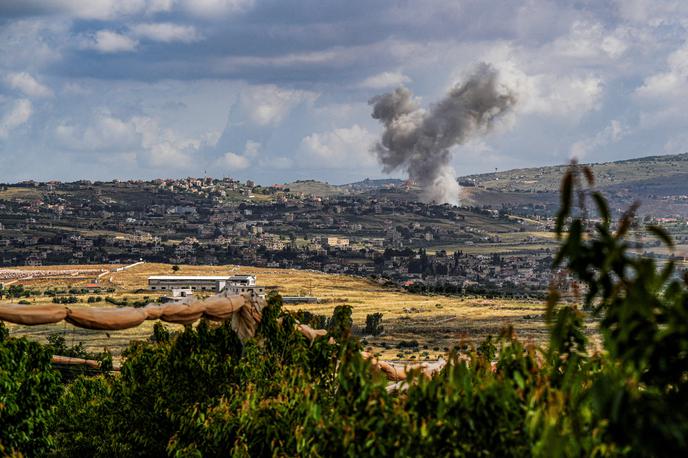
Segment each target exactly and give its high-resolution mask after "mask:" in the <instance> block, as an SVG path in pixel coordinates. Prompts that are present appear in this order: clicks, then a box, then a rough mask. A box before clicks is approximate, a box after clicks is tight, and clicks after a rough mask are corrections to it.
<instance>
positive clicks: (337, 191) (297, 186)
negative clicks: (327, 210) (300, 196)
mask: <svg viewBox="0 0 688 458" xmlns="http://www.w3.org/2000/svg"><path fill="white" fill-rule="evenodd" d="M284 187H285V188H288V189H289V191H291V192H302V193H304V194H306V195H311V196H319V197H330V196H336V195H341V194H346V190H344V189H342V188H341V187H339V186H335V185H331V184H329V183H325V182H322V181H317V180H297V181H294V182H292V183H285V184H284Z"/></svg>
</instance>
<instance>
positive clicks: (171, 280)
mask: <svg viewBox="0 0 688 458" xmlns="http://www.w3.org/2000/svg"><path fill="white" fill-rule="evenodd" d="M230 285H231V286H233V287H244V288H249V287H255V286H256V276H255V275H153V276H150V277H148V289H150V290H152V291H171V290H173V289H187V290H192V291H213V292H216V293H219V292H222V291H225V289H226V288H227V286H230ZM263 294H264V293H263Z"/></svg>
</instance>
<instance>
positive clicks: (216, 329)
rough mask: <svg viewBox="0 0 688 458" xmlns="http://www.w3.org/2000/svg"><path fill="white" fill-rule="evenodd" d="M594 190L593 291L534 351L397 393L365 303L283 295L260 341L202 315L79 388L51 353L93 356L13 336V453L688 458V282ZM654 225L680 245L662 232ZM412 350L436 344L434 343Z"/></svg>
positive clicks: (565, 229)
mask: <svg viewBox="0 0 688 458" xmlns="http://www.w3.org/2000/svg"><path fill="white" fill-rule="evenodd" d="M593 183H594V180H593V177H592V174H591V173H590V172H589V171H587V170H586V169H585V168H578V167H575V166H574V167H573V168H572V169H571V170H570V171H569V173H567V175H566V176H565V178H564V182H563V187H562V206H561V211H560V213H559V216H558V218H557V224H556V227H557V233H558V236H559V238H560V239H561V241H562V245H561V249H560V251H559V253H558V255H557V257H556V259H555V265H554V268H555V269H561V273H566V274H567V275H570V276H571V277H572V278H573V279H574V280H575V282H576V284H577V285H578V287H577V290H578V291H580V292H582V293H584V296H583V298H582V301H581V304H580V305H581V306H582V307H581V308H579V307H578V306H577V305H572V304H568V303H563V304H562V303H560V302H559V297H560V295H561V292H560V291H556V290H554V289H553V290H552V291H551V294H550V298H549V300H548V303H547V309H546V321H547V325H548V329H549V333H550V341H549V344H548V345H547V346H546V347H545V348H536V347H534V346H532V345H524V344H523V343H521V342H520V341H519V340H517V339H516V338H515V337H514V335H513V330H512V329H505V330H504V332H502V333H501V335H499V336H496V337H493V338H489V339H486V340H485V341H484V342H482V343H481V344H480V345H478V346H477V347H476V348H472V347H469V346H462V349H461V353H457V352H452V353H451V354H450V355H449V359H450V361H449V364H448V365H447V366H446V368H445V369H444V370H442V371H441V372H440V373H439V374H437V375H435V376H434V377H432V378H430V379H428V378H426V377H424V376H421V375H420V374H415V373H412V374H411V375H410V376H409V378H408V379H407V381H406V382H405V383H402V384H397V385H396V386H394V387H391V389H388V388H390V387H388V384H389V382H388V381H387V380H386V379H385V377H384V376H383V375H382V374H381V373H379V372H376V371H375V370H373V368H372V366H371V365H370V363H369V362H368V361H366V360H364V359H363V357H362V355H361V353H360V351H359V350H360V345H361V344H360V343H359V342H358V341H357V340H356V339H355V338H353V337H351V327H352V320H351V308H350V307H348V306H338V307H337V308H336V309H335V311H334V313H333V316H332V317H331V318H329V319H327V318H326V317H320V316H317V315H313V314H309V313H307V312H299V313H297V314H295V315H292V314H290V313H288V312H285V311H284V310H283V309H282V303H281V298H280V297H279V295H277V294H271V295H270V296H269V297H268V301H267V302H268V305H267V307H266V308H265V309H264V310H263V318H262V321H261V323H260V326H259V329H258V333H257V335H256V336H255V337H254V338H253V339H249V340H247V341H245V342H241V341H239V339H238V337H237V336H236V334H235V333H234V332H233V331H232V329H231V327H230V325H229V324H228V323H225V324H222V325H218V324H216V323H210V322H206V321H201V322H200V323H199V324H198V325H197V326H196V327H195V328H193V327H191V326H187V327H186V328H185V329H184V331H183V332H178V333H170V332H169V331H168V330H167V329H166V328H165V327H164V326H163V325H162V324H159V323H158V324H156V325H155V327H154V331H153V336H152V337H151V339H150V340H149V341H148V342H136V343H133V344H132V345H131V346H130V348H129V349H128V350H127V352H126V355H125V357H126V360H125V361H124V364H123V366H122V369H121V372H120V374H119V375H118V376H103V375H100V376H96V377H85V376H82V377H79V378H77V379H75V380H72V381H70V382H68V383H65V386H64V389H63V390H62V388H61V386H60V384H59V378H58V377H57V376H56V374H55V371H54V370H52V368H51V367H50V365H49V355H50V354H51V352H53V351H58V350H59V351H61V352H69V351H76V352H79V349H78V347H77V349H76V350H74V349H71V350H70V349H69V348H67V347H66V345H65V343H64V339H60V338H59V336H57V337H51V338H50V340H49V345H48V346H45V347H42V346H40V345H38V344H35V343H29V342H27V341H25V340H23V339H12V338H8V337H7V333H6V332H5V331H4V328H3V327H1V326H0V388H2V390H0V452H3V453H13V452H23V453H29V454H53V455H56V456H132V455H134V456H164V455H173V456H227V455H231V456H268V455H269V456H389V455H395V456H507V457H508V456H540V457H551V456H554V457H557V456H564V457H569V456H571V457H574V456H576V457H577V456H597V457H601V456H682V455H684V454H685V450H686V449H688V414H687V413H686V411H685V408H684V406H686V405H688V387H687V386H686V384H687V383H688V286H687V285H686V281H687V280H686V279H684V278H679V276H678V275H677V274H676V269H675V266H674V265H673V264H672V263H671V262H667V263H664V264H661V265H658V264H656V263H655V261H653V260H650V259H644V258H642V257H639V256H637V255H635V254H633V253H632V252H631V251H630V249H629V246H630V244H629V243H628V242H627V239H628V237H629V234H630V233H631V232H632V231H633V230H634V225H635V224H636V223H635V218H634V217H633V208H631V211H629V212H627V213H626V214H625V215H623V216H622V217H621V218H620V219H619V221H618V224H616V227H615V229H612V226H613V225H614V220H613V217H612V214H611V211H610V210H609V208H608V205H607V203H606V201H605V199H604V197H603V196H602V195H601V194H599V193H596V192H595V191H594V189H592V186H593ZM588 201H591V202H592V203H593V204H594V211H595V213H596V216H597V217H596V218H594V219H592V220H590V219H588V218H587V215H588V209H587V202H588ZM648 231H649V232H650V233H651V234H654V235H655V236H656V237H657V238H658V239H659V240H660V241H661V242H663V243H665V244H667V246H669V247H671V246H672V243H673V242H672V240H671V238H670V237H669V236H668V235H667V234H666V232H664V231H663V230H662V229H661V228H657V227H652V228H648ZM376 315H379V314H375V315H369V319H368V320H366V321H367V322H366V325H367V326H366V327H367V328H369V329H367V331H373V330H374V329H375V330H381V323H380V322H381V315H380V316H376ZM297 322H301V323H306V324H318V323H321V324H324V325H326V326H327V328H328V329H329V332H330V334H331V336H333V337H335V339H336V343H330V342H331V341H330V340H329V339H327V338H321V339H316V340H315V341H314V342H310V341H308V340H307V339H306V338H305V337H304V336H302V335H301V334H300V333H298V332H297V331H296V324H297ZM591 322H595V323H597V324H598V325H599V335H600V336H601V338H602V344H603V346H604V349H603V351H593V350H591V347H592V348H593V349H594V345H593V343H594V342H593V343H591V342H590V341H589V339H588V333H589V328H588V327H586V323H591ZM316 327H320V326H316ZM367 331H366V332H367ZM370 334H374V332H370ZM398 348H400V349H404V348H412V349H414V350H415V351H418V343H417V342H415V341H411V342H406V341H401V342H399V343H398ZM400 355H401V356H403V353H400ZM401 356H400V357H401ZM109 363H110V364H111V359H110V360H109ZM103 364H104V365H105V366H106V365H107V364H108V359H107V358H105V360H104V363H103ZM7 393H9V394H7ZM60 393H61V394H60Z"/></svg>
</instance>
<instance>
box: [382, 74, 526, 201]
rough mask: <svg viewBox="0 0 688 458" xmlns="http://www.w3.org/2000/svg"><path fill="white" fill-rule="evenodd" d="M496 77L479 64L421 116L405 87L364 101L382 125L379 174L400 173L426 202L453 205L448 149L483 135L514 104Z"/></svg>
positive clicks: (455, 191) (454, 196) (454, 193)
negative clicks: (420, 192) (401, 172)
mask: <svg viewBox="0 0 688 458" xmlns="http://www.w3.org/2000/svg"><path fill="white" fill-rule="evenodd" d="M497 77H498V74H497V71H496V70H495V69H494V68H493V67H491V66H490V65H488V64H480V65H479V66H478V67H477V69H476V71H475V72H474V73H473V74H472V75H471V76H470V77H469V78H468V80H466V81H465V82H464V83H463V84H457V85H456V86H454V87H453V88H452V89H451V90H450V91H449V94H447V96H446V97H445V98H444V99H443V100H441V101H440V102H439V103H437V104H435V105H432V106H431V107H430V109H429V110H427V111H426V110H424V109H422V108H420V107H419V106H418V104H417V103H416V101H415V100H414V97H413V94H412V93H411V91H409V90H408V89H406V88H405V87H400V88H398V89H397V90H395V91H394V92H391V93H388V94H384V95H379V96H376V97H373V98H372V99H371V100H370V102H369V103H370V105H372V106H373V118H375V119H378V120H379V121H380V122H381V123H382V124H383V125H384V126H385V130H384V132H383V134H382V138H381V140H380V141H379V142H378V143H376V144H375V146H374V147H373V151H374V152H375V154H376V155H377V157H378V159H379V161H380V162H381V163H382V165H383V171H384V172H385V173H390V172H393V171H395V170H399V169H403V170H406V172H408V176H409V178H410V179H412V180H414V181H415V182H416V183H418V185H420V186H421V187H422V189H423V198H424V199H425V200H426V201H427V202H433V201H434V202H437V203H451V204H458V200H459V185H458V183H457V182H456V177H455V172H454V169H453V168H452V167H451V165H450V162H451V157H452V154H451V152H450V149H451V148H452V147H453V146H455V145H459V144H462V143H464V142H466V141H467V140H468V139H469V138H471V137H473V136H476V135H483V134H485V133H487V132H488V131H489V130H490V129H491V128H492V126H493V124H494V122H495V120H496V119H497V118H499V117H500V116H502V115H504V114H505V113H507V112H508V111H510V109H511V108H512V107H513V106H514V104H515V103H516V97H515V95H514V94H513V93H512V92H511V91H509V90H505V89H504V88H501V87H500V86H499V84H498V81H497V80H498V78H497Z"/></svg>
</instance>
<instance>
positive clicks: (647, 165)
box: [459, 153, 688, 192]
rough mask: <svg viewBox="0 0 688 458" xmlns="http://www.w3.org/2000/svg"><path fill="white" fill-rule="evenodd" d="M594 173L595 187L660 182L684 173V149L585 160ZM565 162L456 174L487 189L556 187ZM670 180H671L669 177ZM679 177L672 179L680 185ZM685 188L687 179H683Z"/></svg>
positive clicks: (686, 156) (686, 171)
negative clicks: (463, 174) (655, 154)
mask: <svg viewBox="0 0 688 458" xmlns="http://www.w3.org/2000/svg"><path fill="white" fill-rule="evenodd" d="M587 165H589V166H590V167H591V168H592V171H593V173H594V174H595V181H596V184H597V186H598V187H600V188H607V187H612V186H613V187H619V186H621V187H633V186H635V185H638V186H641V187H647V186H648V185H649V184H650V183H651V182H655V181H656V182H658V183H661V182H664V181H665V179H666V178H667V177H677V176H683V175H686V174H688V153H684V154H676V155H671V156H647V157H641V158H637V159H628V160H623V161H614V162H601V163H591V164H587ZM567 167H568V165H555V166H549V167H532V168H527V169H513V170H506V171H504V172H496V173H483V174H479V175H468V176H464V177H461V178H459V181H460V182H462V183H463V184H464V185H466V184H469V183H472V184H474V185H476V186H480V187H482V188H485V189H487V190H492V191H507V192H533V191H535V192H537V191H557V190H559V184H560V181H561V177H562V175H563V174H564V172H565V171H566V168H567ZM672 181H674V180H672ZM680 181H681V180H679V181H678V182H675V183H673V186H680V185H681V183H680ZM685 186H686V189H688V182H686V183H685Z"/></svg>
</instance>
